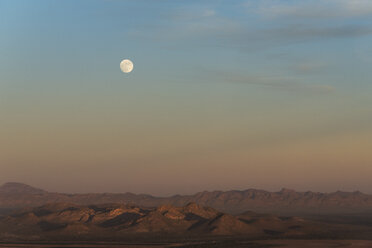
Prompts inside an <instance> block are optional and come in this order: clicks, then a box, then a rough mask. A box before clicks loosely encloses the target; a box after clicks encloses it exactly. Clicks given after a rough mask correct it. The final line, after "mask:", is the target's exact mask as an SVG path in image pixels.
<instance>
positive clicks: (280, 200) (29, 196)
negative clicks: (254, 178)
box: [0, 183, 372, 215]
mask: <svg viewBox="0 0 372 248" xmlns="http://www.w3.org/2000/svg"><path fill="white" fill-rule="evenodd" d="M58 202H70V203H73V204H78V205H92V204H105V203H119V204H135V205H139V206H143V207H156V206H161V205H173V206H184V205H186V204H188V203H190V202H195V203H197V204H200V205H203V206H210V207H213V208H215V209H218V210H219V211H223V212H227V213H230V214H237V213H242V212H245V211H248V210H251V211H256V212H261V213H275V214H281V215H304V214H327V213H332V214H335V213H365V212H372V195H367V194H363V193H361V192H358V191H356V192H341V191H337V192H334V193H318V192H310V191H308V192H296V191H294V190H289V189H283V190H281V191H279V192H268V191H265V190H257V189H248V190H243V191H238V190H231V191H213V192H208V191H205V192H200V193H196V194H194V195H175V196H171V197H154V196H151V195H145V194H132V193H123V194H112V193H102V194H64V193H53V192H47V191H44V190H42V189H37V188H33V187H31V186H28V185H25V184H20V183H6V184H4V185H2V186H0V209H10V208H23V207H36V206H41V205H44V204H48V203H58Z"/></svg>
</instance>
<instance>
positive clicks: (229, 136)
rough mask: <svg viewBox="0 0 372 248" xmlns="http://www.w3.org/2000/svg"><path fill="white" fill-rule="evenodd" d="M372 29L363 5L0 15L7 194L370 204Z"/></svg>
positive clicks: (327, 2)
mask: <svg viewBox="0 0 372 248" xmlns="http://www.w3.org/2000/svg"><path fill="white" fill-rule="evenodd" d="M371 24H372V3H371V2H370V1H368V0H324V1H320V0H312V1H310V0H309V1H284V0H275V1H274V0H262V1H248V0H242V1H218V0H215V1H207V0H202V1H182V0H158V1H153V0H147V1H146V0H136V1H134V0H133V1H129V0H128V1H125V0H106V1H104V0H100V1H97V0H90V1H81V0H78V1H76V0H74V1H70V0H66V1H46V0H45V1H40V0H37V1H19V0H11V1H10V0H9V1H6V0H4V1H1V2H0V123H1V124H0V134H1V135H2V137H4V138H3V139H2V141H0V148H1V149H2V151H3V153H4V154H3V156H0V157H1V158H0V163H1V164H2V165H3V166H4V170H3V171H4V173H2V175H1V177H0V181H9V180H13V181H24V182H29V183H34V184H35V183H36V184H37V183H39V184H40V186H44V187H50V188H52V189H55V190H66V191H76V190H82V191H84V190H85V189H86V190H88V189H96V190H103V191H104V190H107V191H122V189H123V188H125V189H128V190H132V191H137V192H151V193H156V194H169V193H173V191H172V190H168V189H169V188H172V189H174V193H175V192H177V193H178V192H186V193H187V192H194V191H197V190H204V189H228V188H246V187H262V188H267V189H277V188H279V187H282V186H285V187H292V188H298V189H310V190H334V189H345V190H353V189H361V190H363V189H366V190H368V189H369V188H370V186H371V185H370V182H369V178H367V177H366V178H363V176H360V175H361V174H366V173H367V172H368V173H370V172H372V171H370V170H371V169H369V167H367V165H368V164H370V162H371V161H372V157H371V155H369V152H368V147H370V145H372V143H371V141H370V140H369V139H368V137H371V135H372V130H371V125H370V124H371V123H372V110H371V106H372V100H371V99H372V98H371V97H370V95H371V93H372V87H371V78H372V70H371V69H370V68H371V63H372V48H371V46H370V44H372V25H371ZM124 58H129V59H131V60H132V61H133V62H134V71H133V72H132V73H130V74H128V75H125V74H123V73H122V72H121V71H120V69H119V63H120V61H121V60H122V59H124ZM281 149H282V150H281ZM77 151H79V152H77ZM279 151H281V152H279ZM46 153H48V154H49V155H48V156H46V155H45V154H46ZM257 154H262V156H261V155H257ZM264 154H265V155H264ZM278 161H280V162H279V164H280V166H278V165H277V163H278ZM190 164H192V165H190ZM318 167H319V170H318V172H313V171H312V168H318ZM71 168H75V170H76V178H72V179H71V184H69V185H65V183H64V181H63V180H62V179H58V178H59V176H60V175H61V174H62V175H63V174H64V173H65V174H66V176H67V175H68V171H69V169H71ZM87 168H89V170H90V171H91V173H92V175H91V177H90V178H88V177H87V178H85V177H83V178H84V179H81V178H82V175H83V174H84V172H85V171H86V170H87ZM140 168H141V169H140ZM335 168H342V170H341V172H340V173H336V174H332V175H330V174H331V172H332V171H334V170H335ZM199 170H200V171H199ZM211 170H212V171H214V174H213V175H209V174H208V172H209V171H211ZM226 170H228V171H230V173H228V175H226ZM336 170H337V169H336ZM24 171H29V173H25V172H24ZM108 171H110V172H112V173H114V174H116V175H124V176H123V177H124V178H125V182H123V180H122V178H121V177H119V176H117V178H116V176H114V178H112V174H110V173H109V172H108ZM196 171H198V173H197V172H196ZM267 171H271V172H274V174H275V173H276V174H277V175H279V176H278V177H276V178H275V177H266V174H267ZM289 171H291V172H293V173H288V172H289ZM199 172H200V173H199ZM178 173H183V174H184V175H185V178H184V179H183V180H175V179H172V178H175V177H176V175H178ZM368 173H367V174H368ZM147 174H151V175H154V176H153V177H150V178H149V177H147V176H145V175H147ZM288 174H293V176H288ZM164 175H166V179H165V178H164ZM208 175H209V177H208ZM280 175H281V176H280ZM309 175H310V176H309ZM206 177H207V179H206ZM330 177H331V179H330ZM349 177H350V178H349ZM102 178H103V179H102ZM138 178H143V180H142V179H141V180H140V179H138ZM98 179H102V182H105V184H103V185H105V186H102V185H100V184H97V181H98ZM247 180H249V183H247ZM314 180H315V181H316V182H317V183H314ZM190 182H192V185H193V186H190ZM82 185H83V186H82ZM53 187H54V188H53ZM81 187H82V188H81ZM95 187H96V188H95ZM102 187H103V188H102Z"/></svg>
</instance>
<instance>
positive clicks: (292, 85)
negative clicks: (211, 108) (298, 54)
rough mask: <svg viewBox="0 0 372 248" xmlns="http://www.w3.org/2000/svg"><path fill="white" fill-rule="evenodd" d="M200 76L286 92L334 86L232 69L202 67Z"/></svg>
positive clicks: (330, 89)
mask: <svg viewBox="0 0 372 248" xmlns="http://www.w3.org/2000/svg"><path fill="white" fill-rule="evenodd" d="M201 74H202V76H203V75H204V77H208V79H209V80H208V81H210V77H211V75H214V77H215V78H214V80H213V81H217V82H218V81H219V82H224V83H237V84H247V85H257V86H261V87H265V88H268V89H274V90H281V91H287V92H298V93H305V94H308V93H310V94H311V93H316V94H324V93H331V92H333V91H335V88H334V87H333V86H331V85H327V84H321V83H313V82H305V81H304V80H303V79H302V78H300V77H294V76H281V75H277V76H275V75H273V76H263V75H249V76H248V75H245V74H242V73H237V72H232V71H221V70H218V71H217V70H209V69H204V70H203V71H202V72H201Z"/></svg>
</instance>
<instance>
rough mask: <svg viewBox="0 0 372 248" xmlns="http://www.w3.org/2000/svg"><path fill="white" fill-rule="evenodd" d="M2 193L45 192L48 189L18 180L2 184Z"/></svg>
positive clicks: (0, 187) (0, 188) (0, 190)
mask: <svg viewBox="0 0 372 248" xmlns="http://www.w3.org/2000/svg"><path fill="white" fill-rule="evenodd" d="M0 192H1V193H8V194H43V193H46V191H44V190H42V189H38V188H34V187H31V186H30V185H27V184H24V183H17V182H8V183H4V184H3V185H2V186H0Z"/></svg>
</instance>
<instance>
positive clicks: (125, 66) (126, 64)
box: [120, 59, 133, 73]
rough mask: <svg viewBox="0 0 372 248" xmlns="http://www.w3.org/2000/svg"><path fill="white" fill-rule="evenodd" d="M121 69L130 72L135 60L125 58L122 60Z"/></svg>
mask: <svg viewBox="0 0 372 248" xmlns="http://www.w3.org/2000/svg"><path fill="white" fill-rule="evenodd" d="M120 69H121V71H122V72H124V73H129V72H131V71H132V70H133V62H132V61H130V60H129V59H124V60H123V61H121V62H120Z"/></svg>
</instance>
